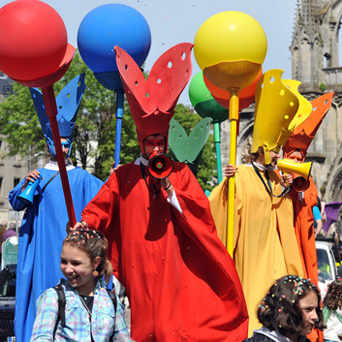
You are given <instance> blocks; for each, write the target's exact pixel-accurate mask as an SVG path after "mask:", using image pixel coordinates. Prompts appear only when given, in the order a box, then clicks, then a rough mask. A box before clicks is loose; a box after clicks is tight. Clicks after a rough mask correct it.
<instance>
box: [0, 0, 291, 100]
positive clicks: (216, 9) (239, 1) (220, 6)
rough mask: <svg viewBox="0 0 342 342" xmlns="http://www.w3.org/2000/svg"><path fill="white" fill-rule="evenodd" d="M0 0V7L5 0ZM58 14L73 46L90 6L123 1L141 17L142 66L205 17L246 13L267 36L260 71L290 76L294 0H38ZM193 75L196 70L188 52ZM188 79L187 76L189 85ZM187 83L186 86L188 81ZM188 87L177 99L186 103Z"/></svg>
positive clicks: (190, 37) (190, 36)
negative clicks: (145, 42) (145, 49)
mask: <svg viewBox="0 0 342 342" xmlns="http://www.w3.org/2000/svg"><path fill="white" fill-rule="evenodd" d="M10 2H12V1H10V0H0V7H2V6H5V5H6V4H8V3H10ZM43 2H45V3H47V4H48V5H50V6H52V7H53V8H54V9H55V10H56V11H57V12H58V13H59V15H60V16H61V17H62V19H63V21H64V23H65V25H66V28H67V32H68V40H69V43H70V44H72V45H73V46H74V47H75V48H77V32H78V28H79V26H80V24H81V22H82V20H83V18H84V17H85V16H86V15H87V14H88V13H89V12H90V11H91V10H93V9H94V8H96V7H98V6H101V5H104V4H110V3H117V4H125V5H127V6H131V7H133V8H134V9H136V10H137V11H139V12H140V13H141V14H142V15H143V17H144V18H145V19H146V21H147V23H148V25H149V27H150V30H151V36H152V42H151V49H150V52H149V54H148V56H147V58H146V61H145V70H150V69H151V68H152V66H153V64H154V62H155V61H156V60H157V59H158V58H159V56H161V55H162V54H163V53H164V52H165V51H166V50H168V49H169V48H171V47H172V46H174V45H176V44H179V43H183V42H190V43H193V42H194V38H195V35H196V33H197V31H198V29H199V27H200V26H201V25H202V24H203V23H204V22H205V21H206V20H207V19H208V18H210V17H211V16H213V15H215V14H217V13H220V12H224V11H240V12H244V13H246V14H249V15H250V16H252V17H253V18H254V19H256V20H257V21H258V22H259V23H260V25H261V26H262V27H263V29H264V31H265V33H266V37H267V45H268V47H267V54H266V58H265V61H264V63H263V71H264V72H265V71H267V70H270V69H275V68H276V69H282V70H284V74H283V79H286V78H291V53H290V50H289V46H290V45H291V41H292V34H293V27H294V22H295V14H296V4H297V0H286V1H283V0H258V1H257V0H170V1H166V0H117V1H108V0H68V1H67V0H44V1H43ZM192 63H193V71H192V76H191V78H192V77H193V76H195V75H196V74H197V73H198V72H200V71H201V69H200V68H199V66H198V65H197V62H196V59H195V57H194V55H193V53H192ZM190 82H191V79H190V81H189V83H190ZM189 83H188V85H189ZM188 85H187V87H186V88H185V89H184V91H183V93H182V94H181V96H180V98H179V102H180V103H183V104H185V105H191V102H190V99H189V95H188Z"/></svg>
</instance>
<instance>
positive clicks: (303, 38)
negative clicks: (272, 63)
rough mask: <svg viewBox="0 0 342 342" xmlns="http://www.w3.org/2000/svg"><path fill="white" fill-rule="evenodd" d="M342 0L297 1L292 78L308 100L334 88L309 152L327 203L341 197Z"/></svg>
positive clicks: (314, 175)
mask: <svg viewBox="0 0 342 342" xmlns="http://www.w3.org/2000/svg"><path fill="white" fill-rule="evenodd" d="M341 17H342V0H302V1H301V2H300V1H299V0H298V3H297V9H296V22H295V27H294V32H293V39H292V44H291V47H290V49H291V54H292V78H293V79H297V80H299V81H301V82H302V84H301V86H300V88H299V90H300V92H301V94H302V95H304V96H305V97H306V98H307V99H308V100H310V101H311V100H313V99H315V98H316V97H318V96H320V95H321V94H323V93H324V92H330V91H333V92H334V93H335V96H334V98H333V105H332V107H331V109H330V111H329V113H328V114H327V116H326V117H325V119H324V121H323V124H322V126H321V127H320V129H319V130H318V132H317V134H316V137H315V139H314V140H313V142H312V144H311V146H310V148H309V153H308V159H311V160H312V161H314V168H313V177H314V179H315V182H316V185H317V188H318V189H319V190H321V191H322V195H323V194H324V199H325V200H326V201H327V202H332V201H341V200H342V148H341V147H342V67H340V66H339V29H340V21H341Z"/></svg>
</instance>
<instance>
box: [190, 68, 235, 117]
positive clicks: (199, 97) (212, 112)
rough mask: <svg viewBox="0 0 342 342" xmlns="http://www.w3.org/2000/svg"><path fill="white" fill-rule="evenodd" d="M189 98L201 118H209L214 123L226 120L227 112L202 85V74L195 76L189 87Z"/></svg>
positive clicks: (203, 84)
mask: <svg viewBox="0 0 342 342" xmlns="http://www.w3.org/2000/svg"><path fill="white" fill-rule="evenodd" d="M189 98H190V101H191V104H192V105H193V107H194V108H195V110H196V112H197V113H198V114H199V115H200V116H201V117H202V118H205V117H210V118H212V119H213V121H214V122H222V121H225V120H227V119H228V115H229V110H228V109H226V108H224V107H222V106H221V105H220V104H219V103H217V102H216V100H215V99H214V98H213V96H212V95H211V94H210V91H209V90H208V88H207V86H206V85H205V83H204V79H203V72H202V71H200V72H199V73H198V74H196V75H195V76H194V77H193V79H192V80H191V82H190V85H189Z"/></svg>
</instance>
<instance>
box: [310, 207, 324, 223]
mask: <svg viewBox="0 0 342 342" xmlns="http://www.w3.org/2000/svg"><path fill="white" fill-rule="evenodd" d="M312 212H313V216H314V219H315V221H317V220H322V215H321V212H320V210H319V208H318V207H317V206H314V207H313V209H312Z"/></svg>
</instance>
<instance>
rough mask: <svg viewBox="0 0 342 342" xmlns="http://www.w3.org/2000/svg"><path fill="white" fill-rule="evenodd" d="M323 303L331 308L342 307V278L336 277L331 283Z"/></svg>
mask: <svg viewBox="0 0 342 342" xmlns="http://www.w3.org/2000/svg"><path fill="white" fill-rule="evenodd" d="M323 305H324V306H327V307H328V308H329V309H330V310H337V309H342V279H341V278H340V279H336V280H334V281H333V282H332V283H330V284H329V287H328V291H327V294H326V295H325V297H324V300H323Z"/></svg>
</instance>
